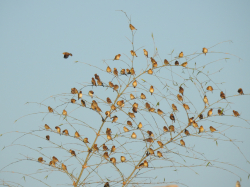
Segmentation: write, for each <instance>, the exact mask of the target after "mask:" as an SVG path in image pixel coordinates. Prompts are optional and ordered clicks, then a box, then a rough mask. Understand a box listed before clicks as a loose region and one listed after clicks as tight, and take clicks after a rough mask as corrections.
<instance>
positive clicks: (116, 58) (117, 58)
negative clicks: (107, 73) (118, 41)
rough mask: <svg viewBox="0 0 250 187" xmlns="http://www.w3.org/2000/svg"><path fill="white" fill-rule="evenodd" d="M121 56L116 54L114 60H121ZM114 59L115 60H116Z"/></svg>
mask: <svg viewBox="0 0 250 187" xmlns="http://www.w3.org/2000/svg"><path fill="white" fill-rule="evenodd" d="M120 57H121V54H118V55H115V58H114V60H119V59H120ZM114 60H113V61H114Z"/></svg>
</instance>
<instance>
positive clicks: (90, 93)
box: [89, 90, 94, 98]
mask: <svg viewBox="0 0 250 187" xmlns="http://www.w3.org/2000/svg"><path fill="white" fill-rule="evenodd" d="M93 95H94V92H93V91H92V90H90V91H89V96H90V97H91V98H93Z"/></svg>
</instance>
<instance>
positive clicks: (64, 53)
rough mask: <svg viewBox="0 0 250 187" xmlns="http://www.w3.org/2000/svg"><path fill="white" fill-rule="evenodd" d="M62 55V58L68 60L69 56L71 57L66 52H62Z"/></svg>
mask: <svg viewBox="0 0 250 187" xmlns="http://www.w3.org/2000/svg"><path fill="white" fill-rule="evenodd" d="M62 54H63V58H65V59H66V58H68V57H69V56H72V54H71V53H68V52H63V53H62Z"/></svg>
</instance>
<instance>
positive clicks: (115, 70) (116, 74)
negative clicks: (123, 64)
mask: <svg viewBox="0 0 250 187" xmlns="http://www.w3.org/2000/svg"><path fill="white" fill-rule="evenodd" d="M113 73H114V75H115V76H118V71H117V69H116V68H114V71H113Z"/></svg>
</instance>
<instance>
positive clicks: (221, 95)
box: [220, 91, 226, 99]
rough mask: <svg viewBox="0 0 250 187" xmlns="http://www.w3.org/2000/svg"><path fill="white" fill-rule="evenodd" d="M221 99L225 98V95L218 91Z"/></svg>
mask: <svg viewBox="0 0 250 187" xmlns="http://www.w3.org/2000/svg"><path fill="white" fill-rule="evenodd" d="M220 97H221V99H226V95H225V94H224V93H223V91H221V92H220Z"/></svg>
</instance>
